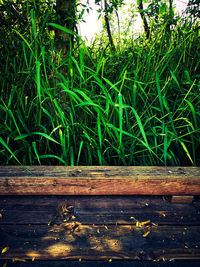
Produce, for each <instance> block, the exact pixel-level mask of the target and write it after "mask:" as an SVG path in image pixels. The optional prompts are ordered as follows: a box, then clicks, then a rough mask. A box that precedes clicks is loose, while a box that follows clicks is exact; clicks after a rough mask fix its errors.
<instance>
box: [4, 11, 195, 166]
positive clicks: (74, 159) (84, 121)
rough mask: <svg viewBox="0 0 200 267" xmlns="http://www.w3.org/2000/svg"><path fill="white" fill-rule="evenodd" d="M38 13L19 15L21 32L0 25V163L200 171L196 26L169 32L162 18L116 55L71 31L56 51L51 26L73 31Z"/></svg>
mask: <svg viewBox="0 0 200 267" xmlns="http://www.w3.org/2000/svg"><path fill="white" fill-rule="evenodd" d="M52 7H53V6H52ZM45 8H46V7H45ZM45 8H44V12H43V13H42V14H38V13H37V12H36V9H37V8H35V7H34V6H31V8H30V10H28V11H27V10H26V11H27V12H28V13H27V14H29V16H28V22H29V23H27V24H26V25H25V26H26V29H25V30H24V32H23V27H22V24H21V22H17V23H16V24H15V27H14V26H13V27H12V30H10V31H9V32H7V29H8V28H6V24H5V27H4V28H1V31H3V29H4V37H3V38H2V37H1V38H2V39H1V42H0V59H1V62H2V64H1V67H0V68H1V74H0V84H1V89H0V92H1V93H0V94H1V99H0V125H1V127H0V163H1V164H2V165H7V164H23V165H37V164H47V165H53V164H55V165H59V164H60V165H63V164H64V165H171V166H172V165H199V163H200V153H199V151H200V82H199V80H200V74H199V73H200V58H199V55H200V46H199V39H200V35H199V26H198V25H199V24H198V23H199V22H198V20H197V21H195V23H193V24H191V23H190V21H189V19H187V17H186V18H184V19H182V20H181V19H179V20H176V23H174V24H173V30H170V34H169V27H168V26H169V21H168V20H164V21H163V23H161V24H160V27H156V29H154V28H155V25H154V28H153V26H151V28H150V31H151V37H150V38H149V39H148V40H147V39H146V36H145V35H141V36H140V37H139V38H137V39H133V38H130V40H129V41H128V42H124V44H123V46H122V45H119V43H118V42H116V43H115V52H113V50H112V49H111V50H110V49H109V47H108V43H107V42H106V40H104V43H103V45H101V46H98V45H95V42H94V44H92V45H90V46H88V47H87V46H86V45H85V44H84V42H83V41H82V39H81V37H80V36H78V35H77V34H74V36H75V38H76V44H75V46H74V49H72V48H71V49H70V51H68V53H67V54H64V55H63V54H62V50H60V51H58V50H56V48H55V44H54V30H55V29H57V30H61V31H63V32H64V33H67V34H68V35H70V34H73V33H72V32H71V31H70V30H68V29H67V28H65V27H62V26H59V25H58V24H56V23H55V19H54V17H55V16H54V15H55V13H54V9H53V8H52V9H51V8H49V7H48V12H46V9H45ZM22 9H23V8H22ZM22 9H19V10H22ZM20 12H21V11H20ZM7 14H8V13H7ZM3 21H4V22H5V20H2V23H3ZM21 27H22V28H21ZM1 36H2V35H1ZM121 43H123V40H122V42H121Z"/></svg>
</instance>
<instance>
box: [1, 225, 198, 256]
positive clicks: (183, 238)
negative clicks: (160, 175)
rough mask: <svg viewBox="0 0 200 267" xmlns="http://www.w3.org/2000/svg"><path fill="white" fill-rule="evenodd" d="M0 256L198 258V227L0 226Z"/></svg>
mask: <svg viewBox="0 0 200 267" xmlns="http://www.w3.org/2000/svg"><path fill="white" fill-rule="evenodd" d="M0 240H1V241H0V249H1V251H2V249H4V248H5V247H9V249H8V250H7V251H6V252H5V253H1V254H0V259H13V258H22V259H29V260H65V259H71V260H78V259H80V258H81V259H83V260H99V259H101V260H105V259H118V260H119V259H124V260H174V259H180V260H181V259H184V260H185V259H187V260H188V259H191V260H200V227H199V226H198V227H197V226H191V227H180V226H179V227H178V226H170V227H167V226H158V227H156V226H153V227H148V226H143V227H141V228H140V227H136V226H131V225H124V226H108V227H106V226H95V225H90V226H89V225H75V224H73V225H72V224H65V225H61V226H56V225H55V226H52V227H50V226H19V225H18V226H8V225H7V226H0Z"/></svg>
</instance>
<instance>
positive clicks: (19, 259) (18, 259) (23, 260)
mask: <svg viewBox="0 0 200 267" xmlns="http://www.w3.org/2000/svg"><path fill="white" fill-rule="evenodd" d="M12 261H13V262H15V261H21V262H26V260H25V259H21V258H13V259H12Z"/></svg>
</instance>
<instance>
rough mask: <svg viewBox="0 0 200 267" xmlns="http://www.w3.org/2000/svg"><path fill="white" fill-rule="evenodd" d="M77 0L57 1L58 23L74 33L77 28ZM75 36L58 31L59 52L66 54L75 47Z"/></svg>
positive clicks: (56, 37) (56, 42) (57, 45)
mask: <svg viewBox="0 0 200 267" xmlns="http://www.w3.org/2000/svg"><path fill="white" fill-rule="evenodd" d="M75 3H76V0H57V1H56V13H57V18H58V19H57V23H58V24H59V25H61V26H63V27H66V28H67V29H69V30H71V31H74V30H75V26H76V11H75V10H76V8H75ZM73 44H74V36H73V35H72V34H66V33H65V32H63V31H60V30H58V29H56V30H55V45H56V48H57V49H58V50H62V52H63V53H64V54H66V53H67V52H68V51H70V47H73Z"/></svg>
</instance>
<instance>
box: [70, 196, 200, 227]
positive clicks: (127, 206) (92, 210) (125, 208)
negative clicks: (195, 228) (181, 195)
mask: <svg viewBox="0 0 200 267" xmlns="http://www.w3.org/2000/svg"><path fill="white" fill-rule="evenodd" d="M198 203H200V200H196V201H195V206H194V205H191V204H190V205H189V204H174V203H173V204H172V203H171V202H170V200H167V199H166V198H163V197H159V196H148V197H147V196H139V197H138V196H123V197H122V196H115V197H113V196H107V197H102V196H96V197H92V196H84V197H79V198H75V203H74V215H75V216H76V218H77V220H78V221H80V222H82V223H84V224H86V223H87V224H93V223H94V224H113V223H114V224H135V223H136V221H137V220H138V221H147V220H150V221H151V222H152V223H156V224H159V225H169V224H172V225H173V224H180V225H199V224H200V205H199V208H198V207H197V205H198Z"/></svg>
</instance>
